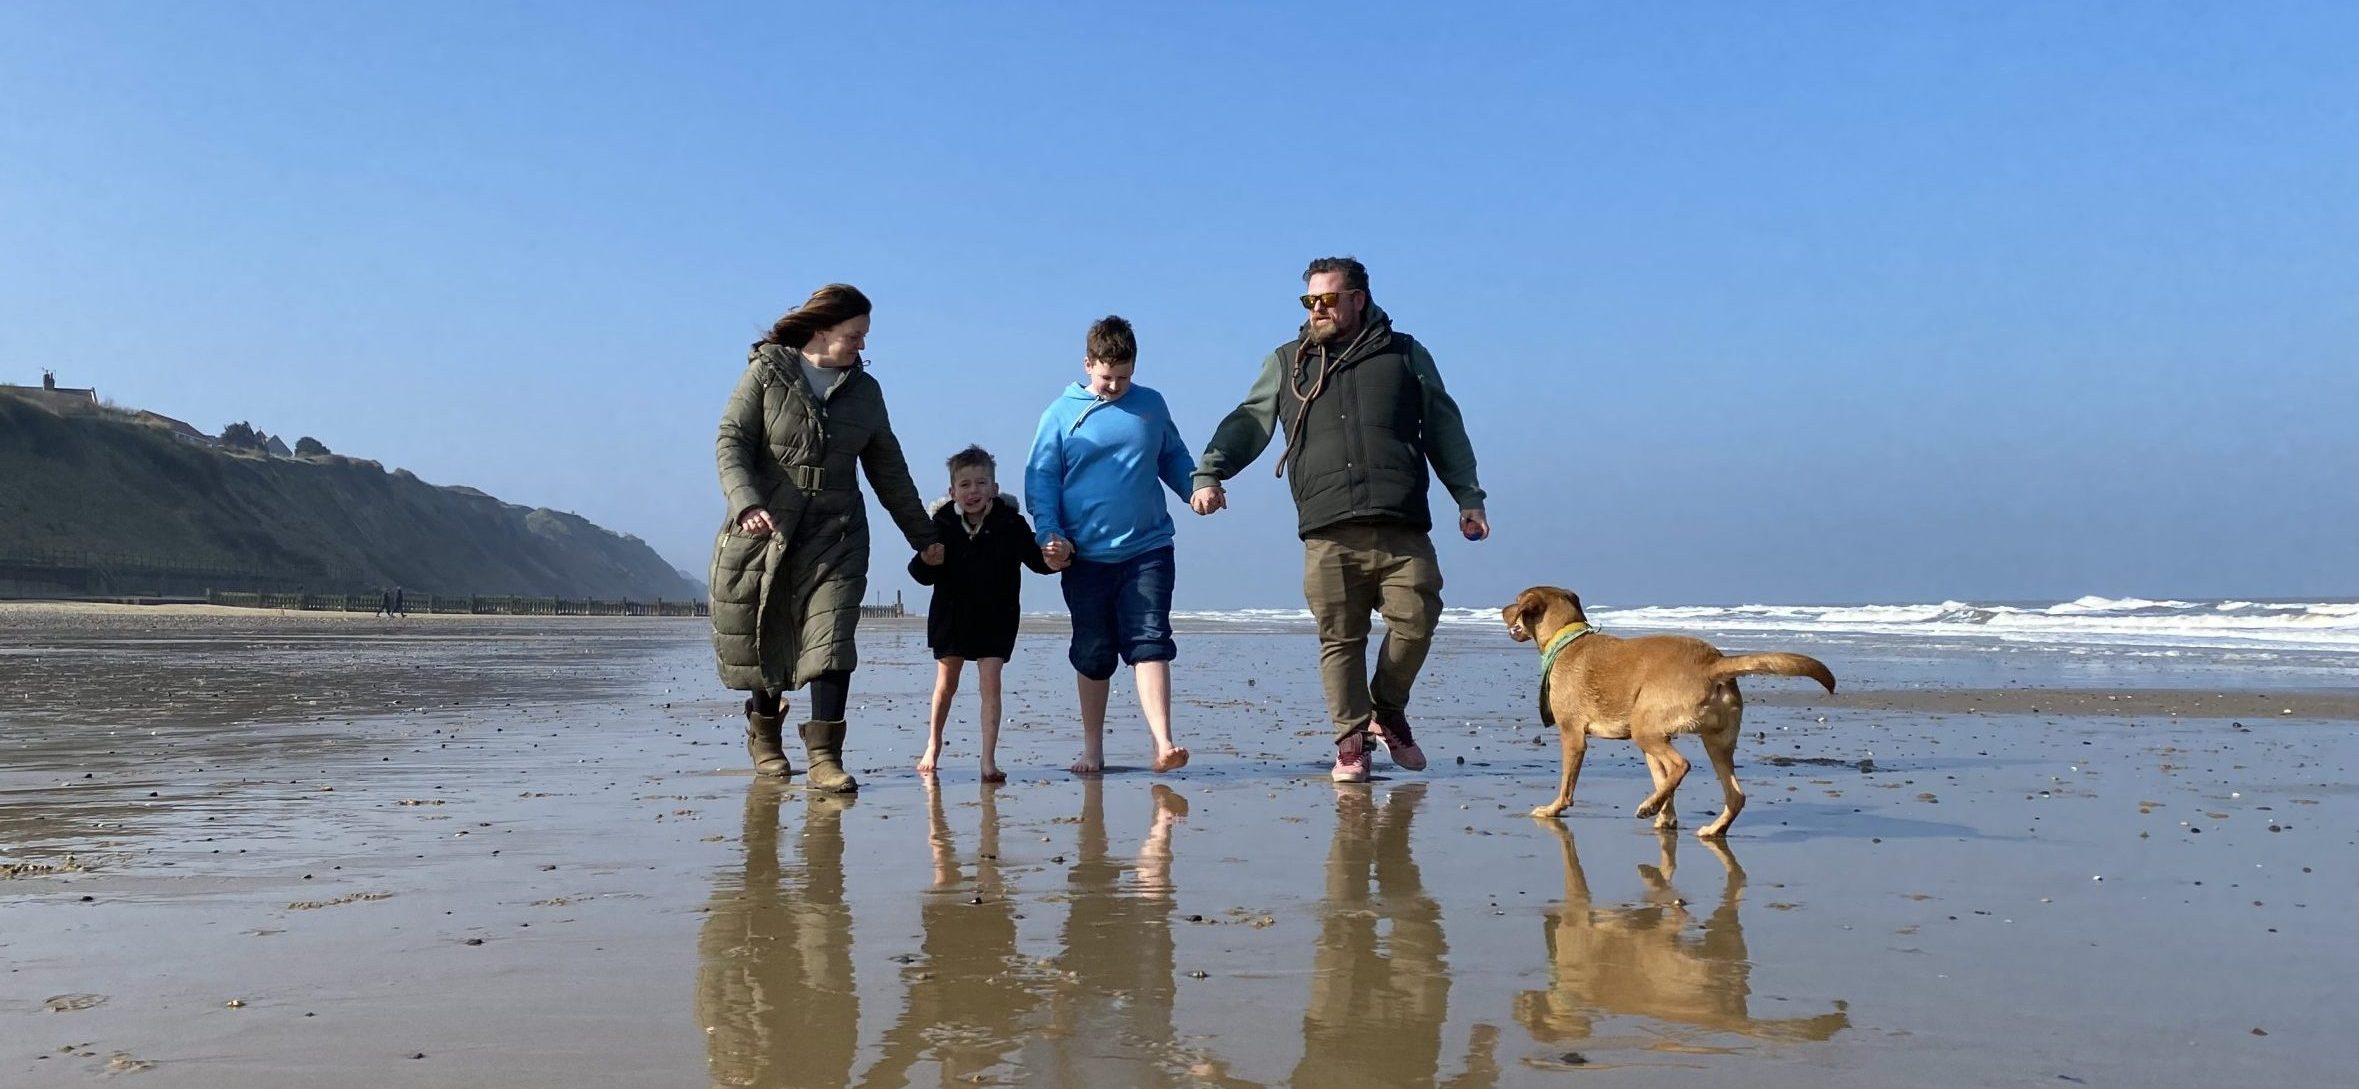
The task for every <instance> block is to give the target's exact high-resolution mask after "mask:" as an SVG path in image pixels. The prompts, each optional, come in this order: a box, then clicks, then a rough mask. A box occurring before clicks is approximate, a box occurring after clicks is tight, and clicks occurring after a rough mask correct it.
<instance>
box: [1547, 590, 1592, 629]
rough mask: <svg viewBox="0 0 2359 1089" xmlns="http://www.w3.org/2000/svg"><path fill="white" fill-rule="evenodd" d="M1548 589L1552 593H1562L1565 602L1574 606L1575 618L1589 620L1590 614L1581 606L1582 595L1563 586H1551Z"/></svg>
mask: <svg viewBox="0 0 2359 1089" xmlns="http://www.w3.org/2000/svg"><path fill="white" fill-rule="evenodd" d="M1548 590H1549V592H1550V593H1554V594H1561V595H1563V596H1564V603H1565V604H1567V605H1570V606H1572V607H1573V619H1574V620H1577V621H1581V622H1584V623H1586V622H1587V621H1588V619H1589V614H1588V613H1587V612H1585V611H1583V610H1582V608H1581V595H1579V594H1576V593H1574V592H1572V591H1571V590H1567V589H1565V588H1564V587H1562V586H1551V587H1549V588H1548Z"/></svg>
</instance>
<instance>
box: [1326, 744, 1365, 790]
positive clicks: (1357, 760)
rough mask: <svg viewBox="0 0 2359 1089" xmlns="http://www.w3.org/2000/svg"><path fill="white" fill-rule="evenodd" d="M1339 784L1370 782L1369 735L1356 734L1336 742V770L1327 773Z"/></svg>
mask: <svg viewBox="0 0 2359 1089" xmlns="http://www.w3.org/2000/svg"><path fill="white" fill-rule="evenodd" d="M1327 777H1328V778H1329V779H1333V780H1335V781H1336V782H1338V783H1365V782H1367V781H1368V735H1367V734H1364V733H1356V734H1353V735H1351V736H1350V737H1347V738H1345V739H1343V740H1342V741H1339V742H1336V744H1335V768H1334V770H1332V771H1329V772H1328V773H1327Z"/></svg>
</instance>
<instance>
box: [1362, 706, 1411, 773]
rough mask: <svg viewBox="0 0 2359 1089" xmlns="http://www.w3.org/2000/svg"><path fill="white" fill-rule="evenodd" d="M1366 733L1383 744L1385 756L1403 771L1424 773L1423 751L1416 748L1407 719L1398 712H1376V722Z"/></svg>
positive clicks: (1370, 725)
mask: <svg viewBox="0 0 2359 1089" xmlns="http://www.w3.org/2000/svg"><path fill="white" fill-rule="evenodd" d="M1368 732H1369V733H1370V734H1373V735H1375V737H1376V740H1378V741H1382V742H1384V751H1385V754H1386V755H1388V756H1390V757H1392V762H1393V764H1394V765H1396V766H1398V767H1399V768H1401V769H1402V770H1403V771H1424V770H1425V750H1424V749H1421V748H1418V747H1417V739H1416V737H1414V736H1412V735H1411V734H1410V733H1409V717H1408V716H1407V715H1404V714H1402V713H1400V712H1398V711H1392V712H1383V711H1380V712H1377V715H1376V721H1375V722H1373V723H1370V724H1369V726H1368Z"/></svg>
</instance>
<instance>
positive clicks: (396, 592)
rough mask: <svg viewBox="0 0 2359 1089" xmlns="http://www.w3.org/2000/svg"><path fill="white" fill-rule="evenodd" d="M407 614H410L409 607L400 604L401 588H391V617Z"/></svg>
mask: <svg viewBox="0 0 2359 1089" xmlns="http://www.w3.org/2000/svg"><path fill="white" fill-rule="evenodd" d="M409 614H410V607H409V606H408V605H405V604H403V603H402V600H401V587H399V586H396V587H394V588H393V615H395V616H408V615H409Z"/></svg>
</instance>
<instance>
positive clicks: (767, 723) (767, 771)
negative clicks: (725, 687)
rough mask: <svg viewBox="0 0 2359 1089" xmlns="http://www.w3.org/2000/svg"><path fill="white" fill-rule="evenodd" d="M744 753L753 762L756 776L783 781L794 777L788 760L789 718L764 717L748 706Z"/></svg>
mask: <svg viewBox="0 0 2359 1089" xmlns="http://www.w3.org/2000/svg"><path fill="white" fill-rule="evenodd" d="M745 751H746V753H747V755H750V756H752V757H753V758H754V774H756V775H767V776H770V777H772V778H776V779H784V778H786V777H787V776H789V775H793V774H794V773H795V768H794V765H793V764H790V763H788V762H787V760H786V716H785V715H783V714H777V715H765V714H762V713H760V712H758V711H755V710H754V705H753V701H752V700H747V701H746V705H745Z"/></svg>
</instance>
